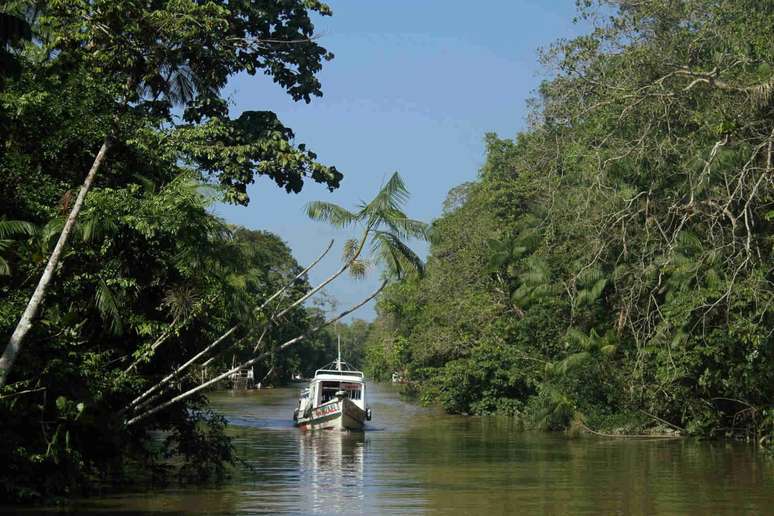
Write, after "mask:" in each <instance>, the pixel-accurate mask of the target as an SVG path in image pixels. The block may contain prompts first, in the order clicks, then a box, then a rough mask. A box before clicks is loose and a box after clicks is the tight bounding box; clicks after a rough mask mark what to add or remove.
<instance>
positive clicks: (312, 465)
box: [298, 432, 366, 513]
mask: <svg viewBox="0 0 774 516" xmlns="http://www.w3.org/2000/svg"><path fill="white" fill-rule="evenodd" d="M298 444H299V446H298V455H299V467H300V468H301V472H302V474H301V483H302V485H305V486H307V488H306V489H302V494H303V498H305V499H304V500H302V504H301V506H300V507H305V508H308V509H309V510H310V511H311V512H315V513H317V512H323V513H324V512H336V511H339V510H345V511H347V512H355V513H362V512H364V511H365V505H364V501H365V484H364V481H363V479H364V476H363V461H364V455H365V449H366V447H365V434H364V432H352V433H342V432H316V433H307V434H303V435H302V436H301V439H299V443H298Z"/></svg>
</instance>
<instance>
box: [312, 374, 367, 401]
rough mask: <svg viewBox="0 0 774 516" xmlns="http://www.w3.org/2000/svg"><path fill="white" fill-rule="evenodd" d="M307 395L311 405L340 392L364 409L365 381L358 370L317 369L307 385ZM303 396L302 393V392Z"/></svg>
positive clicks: (330, 398)
mask: <svg viewBox="0 0 774 516" xmlns="http://www.w3.org/2000/svg"><path fill="white" fill-rule="evenodd" d="M308 390H309V392H308V394H307V395H308V397H309V399H310V400H311V402H312V406H313V407H319V406H320V405H322V404H323V403H326V402H328V401H331V400H333V399H336V397H337V394H339V393H341V394H342V395H343V397H344V398H349V399H350V400H352V402H354V404H355V405H357V406H358V407H360V408H361V409H363V410H365V382H364V380H363V373H362V372H360V371H348V370H338V369H318V370H317V371H316V372H315V373H314V378H313V379H312V381H311V383H310V385H309V389H308ZM302 396H303V394H302Z"/></svg>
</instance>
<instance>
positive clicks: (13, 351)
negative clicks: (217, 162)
mask: <svg viewBox="0 0 774 516" xmlns="http://www.w3.org/2000/svg"><path fill="white" fill-rule="evenodd" d="M111 144H112V136H111V135H108V136H106V137H105V140H104V141H103V142H102V147H100V149H99V152H98V153H97V157H96V158H94V163H92V165H91V169H89V173H88V174H87V175H86V179H85V180H84V181H83V185H81V190H80V191H79V192H78V197H77V198H76V199H75V204H73V208H72V210H70V214H69V215H68V216H67V220H66V221H65V225H64V228H62V232H61V233H60V234H59V240H57V242H56V247H54V251H53V252H52V253H51V256H50V257H49V259H48V263H47V264H46V268H45V270H44V271H43V275H42V276H41V277H40V280H39V281H38V286H37V287H35V292H33V294H32V297H31V298H30V300H29V302H28V303H27V308H26V309H25V310H24V313H23V314H22V316H21V319H19V323H18V324H17V325H16V329H15V330H14V332H13V335H11V340H10V341H8V345H7V346H6V347H5V351H4V352H3V356H2V357H0V387H2V386H4V385H5V383H6V381H7V379H8V375H9V374H10V372H11V367H13V363H14V362H15V361H16V356H17V355H18V354H19V351H20V350H21V346H22V342H23V341H24V337H25V336H26V335H27V333H28V332H29V331H30V328H32V320H33V319H34V318H35V316H36V315H37V313H38V310H39V309H40V305H41V304H42V302H43V297H44V296H45V295H46V289H47V288H48V285H49V283H51V280H52V278H53V277H54V272H55V271H56V267H57V265H59V259H60V258H61V256H62V251H63V250H64V247H65V244H66V243H67V239H68V238H69V237H70V233H71V232H72V230H73V226H75V219H77V218H78V213H80V211H81V207H82V206H83V200H84V199H85V197H86V194H87V193H88V191H89V188H91V184H92V183H93V182H94V177H95V176H96V175H97V170H99V167H100V166H101V165H102V163H103V161H104V160H105V155H106V154H107V152H108V149H109V148H110V146H111Z"/></svg>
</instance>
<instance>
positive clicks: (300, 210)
mask: <svg viewBox="0 0 774 516" xmlns="http://www.w3.org/2000/svg"><path fill="white" fill-rule="evenodd" d="M328 3H329V5H330V6H331V7H332V9H333V16H332V17H324V18H322V17H318V18H316V19H315V26H316V29H317V30H316V32H317V33H318V35H319V36H320V39H319V43H320V44H321V45H322V46H324V47H325V48H327V49H328V50H329V51H331V52H333V53H334V54H335V56H336V57H335V59H334V60H333V61H330V62H327V63H326V64H325V65H324V67H323V70H322V71H321V72H320V74H319V78H320V81H321V82H322V88H323V93H324V95H323V97H321V98H315V99H313V100H312V102H311V103H310V104H306V103H305V102H303V101H301V102H293V100H292V99H291V98H290V97H289V96H288V95H287V94H286V93H285V92H284V91H283V90H282V89H281V88H280V87H279V86H277V85H275V84H274V83H272V82H271V80H270V79H269V78H266V77H263V76H255V77H250V76H247V75H239V76H236V77H234V78H233V79H232V80H231V81H230V82H229V85H228V87H227V94H228V95H229V98H230V100H231V102H232V108H231V114H232V116H234V117H236V116H239V114H240V113H242V112H243V111H247V110H270V111H274V112H275V113H277V115H278V116H279V118H280V120H281V121H282V122H283V123H284V124H285V125H286V126H288V127H290V128H292V129H293V131H294V133H295V136H296V138H295V143H296V144H300V143H305V144H306V145H307V147H308V148H309V149H311V150H313V151H314V152H316V153H317V155H318V160H319V161H320V162H322V163H324V164H327V165H334V166H336V168H337V169H338V170H339V171H341V172H342V173H343V174H344V179H343V181H342V183H341V187H340V188H339V189H338V190H336V191H334V192H329V191H328V190H327V188H325V187H324V186H323V185H320V184H317V183H314V182H313V181H308V182H307V183H306V184H305V185H304V188H303V191H302V192H301V193H300V194H287V193H285V191H284V190H282V189H279V188H277V186H276V185H275V184H274V183H273V182H272V181H271V180H269V179H268V178H264V177H261V178H258V179H257V180H256V183H255V184H253V185H251V186H250V187H249V188H248V194H249V196H250V199H251V201H250V204H249V206H246V207H241V206H231V205H218V206H216V208H215V210H214V211H215V213H216V214H218V215H219V216H221V217H223V218H224V219H226V220H227V221H228V222H230V223H234V224H240V225H242V226H245V227H248V228H251V229H261V230H267V231H271V232H273V233H275V234H277V235H279V236H280V237H281V238H282V239H283V240H284V241H285V242H286V243H287V244H288V246H289V247H290V248H291V250H292V251H293V255H294V256H295V257H296V259H297V260H298V262H299V263H300V264H301V265H302V266H306V265H307V264H309V263H311V262H312V261H313V260H314V259H315V258H316V257H317V256H318V255H319V254H320V253H321V252H322V250H323V249H324V248H325V247H326V246H327V244H328V242H329V240H330V239H335V244H334V248H333V249H332V250H331V252H330V253H329V254H328V255H327V256H326V258H325V259H324V260H323V261H322V262H320V264H319V265H318V266H317V267H315V268H314V269H313V270H312V271H311V272H310V274H309V279H310V282H311V283H312V284H313V285H315V284H317V283H319V282H320V281H321V280H323V279H324V278H325V277H327V276H328V275H329V274H331V273H332V272H334V271H335V270H336V269H337V268H338V266H339V265H340V264H341V247H342V245H343V243H344V241H345V240H346V239H347V238H350V237H351V236H353V235H352V234H349V233H348V232H347V231H341V230H334V229H331V228H330V227H329V226H327V225H326V224H323V223H318V222H313V221H310V220H309V219H308V218H307V217H306V216H305V215H304V206H305V204H306V203H307V202H309V201H313V200H324V201H328V202H334V203H337V204H339V205H341V206H344V207H345V208H348V209H353V208H355V207H356V205H357V204H358V203H359V202H360V201H365V200H369V199H371V198H372V197H373V195H374V194H375V193H376V192H377V191H378V190H379V188H380V187H381V186H382V184H383V183H384V181H386V179H387V178H389V176H390V175H391V174H392V173H393V172H395V171H397V172H399V173H400V174H401V176H402V177H403V179H404V181H405V182H406V184H407V187H408V189H409V191H410V193H411V198H410V200H409V201H408V203H407V204H406V207H405V208H406V212H407V214H408V215H409V216H410V217H412V218H415V219H419V220H423V221H425V222H431V221H432V220H433V219H435V218H437V217H438V216H439V215H440V214H441V210H442V204H443V201H444V199H445V198H446V194H447V193H448V191H449V190H450V189H452V188H453V187H455V186H457V185H459V184H461V183H464V182H467V181H473V180H475V179H476V177H477V175H478V170H479V168H480V167H481V165H482V164H483V162H484V158H485V149H484V135H485V134H486V133H489V132H494V133H497V134H498V135H499V136H500V137H506V138H512V137H514V136H515V135H516V134H517V133H518V132H519V131H520V130H523V129H524V128H525V125H526V115H527V110H526V101H527V99H528V98H529V97H530V96H532V94H533V93H534V90H535V88H536V87H537V86H538V85H539V83H540V81H541V80H542V79H544V78H546V77H547V74H548V71H547V70H546V69H544V68H543V66H542V65H540V64H539V62H538V50H539V49H540V48H541V47H545V46H547V45H549V44H550V43H552V42H553V41H555V40H557V39H559V38H567V37H572V36H573V35H576V34H579V33H580V32H581V27H579V26H577V25H575V24H574V23H573V17H574V16H575V14H576V11H575V1H574V0H481V1H478V2H467V1H466V2H463V1H461V0H451V1H450V0H389V1H387V0H331V1H329V2H328ZM414 248H415V250H416V251H417V252H418V253H419V254H420V255H421V256H426V254H427V252H428V247H427V245H426V244H424V243H419V244H417V243H414ZM379 279H380V271H379V270H372V271H370V273H369V274H368V276H367V278H366V279H361V280H355V279H352V278H350V277H348V276H342V277H340V278H339V279H337V280H336V281H335V282H334V283H332V284H331V285H329V286H328V287H326V293H327V296H326V297H327V298H328V299H333V300H335V302H336V305H337V306H336V307H337V308H338V311H341V310H343V309H345V308H347V307H349V306H351V305H354V304H356V303H358V302H359V301H360V300H362V299H363V298H365V297H367V296H368V294H369V293H370V292H372V291H373V290H374V289H375V288H376V287H377V286H378V285H379ZM352 317H356V318H362V319H366V320H372V319H373V318H374V317H375V308H374V302H373V301H372V302H371V303H369V304H368V305H366V306H364V307H363V308H361V309H360V310H358V311H357V312H356V313H355V314H353V316H352Z"/></svg>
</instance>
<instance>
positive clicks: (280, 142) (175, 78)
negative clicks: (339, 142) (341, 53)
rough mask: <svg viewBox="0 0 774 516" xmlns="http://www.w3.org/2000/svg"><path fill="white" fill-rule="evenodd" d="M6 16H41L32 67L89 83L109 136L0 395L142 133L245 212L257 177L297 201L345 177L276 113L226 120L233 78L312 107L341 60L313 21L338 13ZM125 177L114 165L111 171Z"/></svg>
mask: <svg viewBox="0 0 774 516" xmlns="http://www.w3.org/2000/svg"><path fill="white" fill-rule="evenodd" d="M33 4H34V9H30V8H32V7H33ZM6 9H9V10H11V11H13V10H15V11H17V12H20V13H21V12H34V13H35V15H34V16H35V17H34V19H32V20H30V21H31V24H30V25H31V26H32V29H33V32H36V37H35V38H34V44H30V45H32V46H34V47H35V48H34V49H32V50H30V52H29V53H30V59H29V60H28V62H26V63H24V65H23V66H28V67H30V68H31V69H34V72H35V73H36V74H38V75H40V74H43V75H49V76H51V77H53V78H59V77H60V76H61V75H64V76H67V75H70V74H80V75H81V76H82V77H81V80H80V82H81V84H88V85H89V86H88V89H89V90H90V91H91V92H93V93H92V94H93V95H94V96H95V97H96V99H95V100H96V101H97V102H98V106H99V109H98V111H96V112H92V113H91V115H92V116H93V124H94V125H95V126H96V127H98V128H99V131H101V132H102V134H101V136H100V140H101V143H100V144H99V150H98V152H97V153H96V157H95V158H94V159H93V161H92V163H91V166H90V167H89V170H88V173H87V174H86V176H85V179H84V181H83V184H82V185H81V187H80V189H79V191H78V194H77V196H76V197H75V199H74V201H73V202H72V205H71V206H70V207H69V214H68V216H67V218H66V219H65V222H64V225H63V226H62V229H61V233H60V236H59V239H58V240H57V243H56V245H55V246H54V248H53V250H52V251H51V254H50V256H49V259H48V261H47V263H46V266H45V268H44V270H43V272H42V274H41V276H40V280H39V281H38V284H37V287H36V288H35V290H34V292H33V293H32V295H31V297H30V300H29V302H28V304H27V306H26V308H25V310H24V313H23V314H22V315H21V318H20V319H19V322H18V324H17V326H16V328H15V330H14V332H13V334H12V335H11V338H10V340H9V343H8V345H7V346H6V348H5V351H4V352H3V355H2V357H0V386H2V385H3V384H5V382H6V381H7V377H8V374H9V372H10V369H11V367H12V366H13V363H14V361H15V359H16V356H17V354H18V352H19V350H20V349H21V346H22V343H23V341H24V338H25V336H26V335H27V333H28V332H29V330H30V328H31V327H32V323H33V319H34V318H35V316H36V314H37V313H38V311H39V309H40V306H41V303H42V302H43V298H44V296H45V293H46V290H47V288H48V287H49V285H50V283H51V281H52V279H53V276H54V274H55V272H56V269H57V267H58V264H59V262H60V259H61V256H62V253H63V251H64V248H65V245H66V244H67V242H68V240H69V238H70V235H71V233H72V231H73V228H74V226H75V223H76V219H77V217H78V214H79V213H80V211H81V209H82V207H83V204H84V200H85V198H86V194H87V193H88V191H89V189H90V188H91V187H92V184H93V183H94V181H95V178H96V176H97V172H98V171H99V170H100V169H101V168H102V167H103V165H104V163H105V162H106V160H107V159H108V154H109V153H111V152H113V153H115V154H120V153H121V151H122V150H124V149H121V150H118V151H116V149H115V147H116V146H122V147H124V148H128V149H131V148H132V146H133V145H136V144H137V142H136V139H137V138H138V136H139V135H141V134H142V131H147V130H148V129H150V128H151V127H152V128H155V129H156V130H160V131H162V132H163V133H166V136H167V137H168V138H163V139H161V141H160V142H159V143H161V144H162V145H164V146H165V147H168V152H173V153H176V154H178V158H179V159H180V160H183V161H186V162H188V163H191V165H193V166H194V167H197V168H198V169H199V170H201V171H202V172H203V173H205V174H209V175H211V176H212V177H214V178H215V179H216V180H217V182H218V183H219V184H221V185H223V186H224V187H225V188H226V196H227V199H229V200H231V201H233V202H240V203H246V202H247V201H248V199H247V196H246V194H245V190H246V186H247V184H249V183H251V182H252V181H253V179H254V176H255V175H257V174H263V175H268V176H269V177H271V178H272V179H274V180H275V181H276V182H277V183H278V184H279V185H280V186H285V187H286V188H287V189H288V190H289V191H298V190H300V189H301V185H302V182H303V179H302V178H303V177H304V176H306V175H309V176H311V178H312V179H314V180H315V181H318V182H323V183H326V184H327V185H329V187H330V188H335V187H337V186H338V184H339V181H340V179H341V177H342V176H341V174H340V173H339V172H338V171H336V169H335V168H332V167H331V168H329V167H325V166H322V165H320V164H318V163H316V162H315V161H314V160H315V158H316V156H315V155H314V154H313V153H311V152H309V151H307V150H306V149H305V147H304V146H303V145H299V146H298V147H294V146H292V145H291V143H290V141H291V140H292V138H293V133H292V131H290V130H289V129H287V128H285V127H284V126H282V124H281V123H279V121H278V120H277V118H276V116H274V115H273V114H272V113H266V112H247V113H243V114H242V115H241V116H240V117H239V118H238V119H236V120H231V119H229V118H228V113H227V104H226V100H225V99H224V98H223V97H222V95H221V93H220V92H221V89H222V88H223V87H224V86H225V84H226V81H227V79H228V78H229V77H230V76H232V75H234V74H237V73H240V72H247V73H248V74H251V75H253V74H255V73H256V72H257V71H259V70H263V71H264V72H265V73H266V74H268V75H270V76H271V77H272V78H273V79H274V80H275V82H277V83H279V84H280V85H281V86H282V87H283V88H285V89H286V91H287V92H288V93H289V94H290V95H291V97H292V98H293V99H294V100H301V99H303V100H305V101H307V102H309V100H310V99H311V96H314V95H320V94H321V91H320V84H319V82H318V80H317V79H316V77H315V74H316V72H318V71H319V70H320V68H321V63H322V61H324V60H326V59H330V58H331V57H332V56H331V54H329V53H328V52H327V51H326V50H325V49H323V48H322V47H321V46H319V45H318V44H317V43H316V42H315V41H314V26H313V25H312V22H311V20H310V17H309V12H310V11H312V12H318V13H320V14H323V15H326V14H330V10H329V8H328V7H327V6H326V5H325V4H322V3H320V2H316V1H313V2H302V1H301V0H296V1H292V2H283V3H282V4H276V3H273V2H260V3H245V2H236V3H235V2H225V1H218V2H215V1H212V2H207V3H205V4H197V3H192V2H182V3H181V2H161V3H155V4H154V5H153V6H149V5H147V3H145V2H141V1H139V0H133V1H129V2H122V3H120V4H117V3H115V2H110V1H98V2H91V1H85V0H70V1H66V2H29V1H25V0H18V1H14V2H12V3H11V4H10V5H9V6H8V7H6ZM4 16H5V15H4ZM3 19H5V18H3ZM3 55H5V54H3ZM60 74H61V75H60ZM36 79H38V80H40V77H36ZM29 85H30V83H27V86H29ZM27 93H29V92H27ZM175 106H180V107H182V108H183V119H184V121H185V122H184V123H183V124H178V123H176V122H175V119H174V118H173V111H172V109H173V107H175ZM120 170H121V167H120V165H118V164H116V165H114V173H118V174H120V173H121V172H120Z"/></svg>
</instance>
